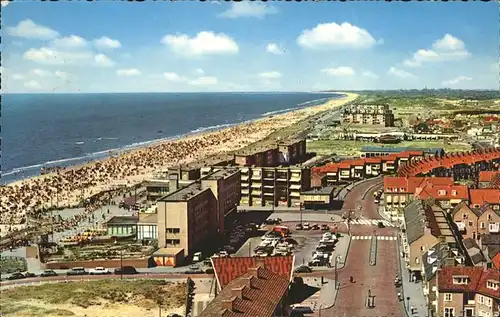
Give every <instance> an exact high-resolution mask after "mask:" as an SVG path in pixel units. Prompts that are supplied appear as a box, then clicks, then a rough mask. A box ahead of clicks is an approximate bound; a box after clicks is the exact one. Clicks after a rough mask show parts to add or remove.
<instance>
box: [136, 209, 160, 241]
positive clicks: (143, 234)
mask: <svg viewBox="0 0 500 317" xmlns="http://www.w3.org/2000/svg"><path fill="white" fill-rule="evenodd" d="M157 223H158V215H157V213H145V212H141V213H139V221H138V222H137V240H139V241H152V240H158V225H157Z"/></svg>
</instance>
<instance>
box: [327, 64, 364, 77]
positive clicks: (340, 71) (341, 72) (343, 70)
mask: <svg viewBox="0 0 500 317" xmlns="http://www.w3.org/2000/svg"><path fill="white" fill-rule="evenodd" d="M321 72H322V73H325V74H328V75H330V76H339V77H343V76H354V75H355V74H356V72H355V71H354V69H352V68H351V67H346V66H339V67H334V68H324V69H322V70H321Z"/></svg>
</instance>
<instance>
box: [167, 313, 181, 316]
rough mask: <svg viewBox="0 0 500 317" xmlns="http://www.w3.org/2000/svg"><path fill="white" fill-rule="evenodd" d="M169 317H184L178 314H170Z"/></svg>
mask: <svg viewBox="0 0 500 317" xmlns="http://www.w3.org/2000/svg"><path fill="white" fill-rule="evenodd" d="M167 317H182V316H181V315H179V314H176V313H170V314H168V315H167Z"/></svg>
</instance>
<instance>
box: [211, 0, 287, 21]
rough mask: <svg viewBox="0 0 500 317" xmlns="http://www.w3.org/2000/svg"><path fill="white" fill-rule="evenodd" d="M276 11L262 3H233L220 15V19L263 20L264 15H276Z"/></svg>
mask: <svg viewBox="0 0 500 317" xmlns="http://www.w3.org/2000/svg"><path fill="white" fill-rule="evenodd" d="M276 13H278V9H277V8H275V7H273V6H270V5H268V4H266V3H262V2H257V1H255V2H250V1H242V2H234V3H232V4H231V8H230V9H229V10H227V11H224V12H223V13H221V14H220V16H221V17H224V18H230V19H236V18H259V19H260V18H263V17H265V16H266V15H270V14H276Z"/></svg>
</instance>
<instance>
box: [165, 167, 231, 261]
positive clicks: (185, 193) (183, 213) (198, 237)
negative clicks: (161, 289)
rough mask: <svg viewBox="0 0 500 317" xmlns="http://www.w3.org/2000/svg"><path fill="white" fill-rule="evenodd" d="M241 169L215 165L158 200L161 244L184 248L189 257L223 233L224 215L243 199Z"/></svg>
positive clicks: (167, 246)
mask: <svg viewBox="0 0 500 317" xmlns="http://www.w3.org/2000/svg"><path fill="white" fill-rule="evenodd" d="M239 173H240V172H239V170H238V169H237V168H215V169H214V170H213V171H211V172H210V173H208V174H207V175H205V176H204V177H202V178H200V179H198V180H196V181H195V182H193V183H191V184H189V185H188V186H186V187H181V188H180V189H178V190H177V191H175V192H171V193H169V194H168V195H167V196H165V197H162V198H161V199H160V200H158V202H157V207H158V244H159V247H163V248H167V249H172V248H176V249H182V250H183V252H184V257H186V256H189V255H192V254H193V253H194V252H198V251H201V250H202V249H204V248H205V247H206V246H207V245H210V244H213V242H214V240H213V239H214V238H219V237H221V236H222V235H223V234H224V217H225V215H227V214H228V213H230V212H231V211H233V210H235V209H236V206H237V203H238V201H239V194H240V186H239V182H240V176H239V175H240V174H239ZM209 238H210V239H209Z"/></svg>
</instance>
